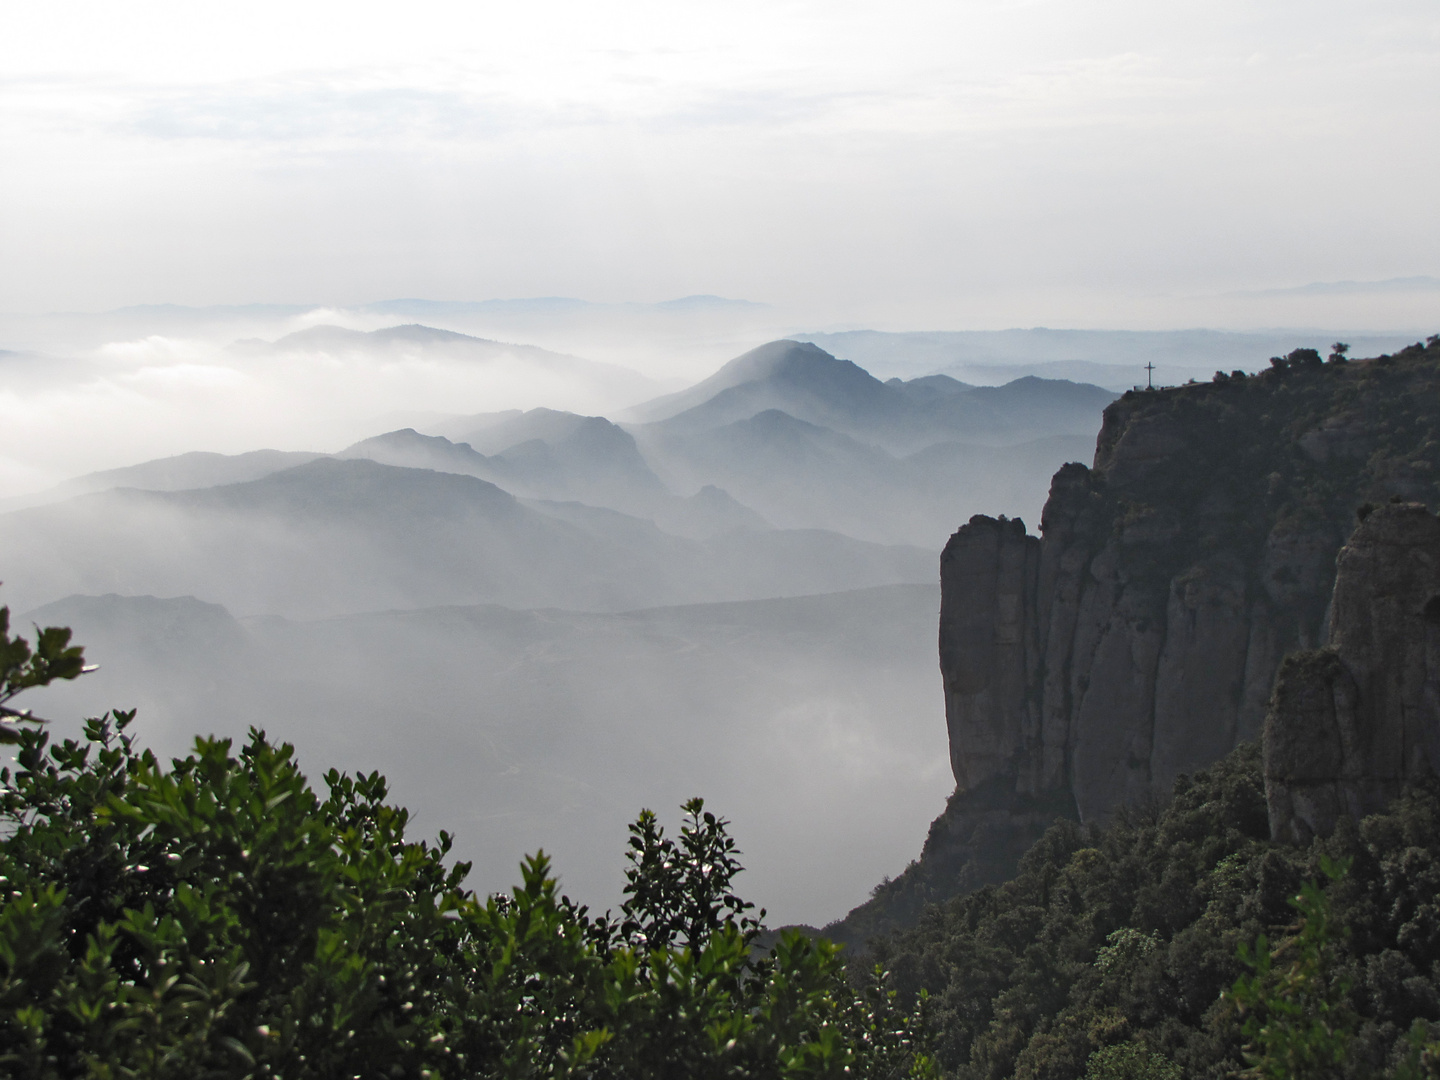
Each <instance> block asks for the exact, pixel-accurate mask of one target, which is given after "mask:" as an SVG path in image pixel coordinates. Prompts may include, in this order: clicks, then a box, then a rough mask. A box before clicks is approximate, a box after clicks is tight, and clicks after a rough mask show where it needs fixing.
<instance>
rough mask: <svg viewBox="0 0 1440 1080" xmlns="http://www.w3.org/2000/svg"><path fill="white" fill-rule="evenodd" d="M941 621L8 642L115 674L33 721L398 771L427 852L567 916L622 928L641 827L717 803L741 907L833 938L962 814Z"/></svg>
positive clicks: (400, 792) (929, 602) (830, 603)
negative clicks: (565, 904) (445, 846)
mask: <svg viewBox="0 0 1440 1080" xmlns="http://www.w3.org/2000/svg"><path fill="white" fill-rule="evenodd" d="M7 591H8V588H7ZM938 603H939V587H938V585H937V584H935V583H934V582H933V581H932V582H929V583H926V584H923V585H896V586H885V587H880V588H875V589H868V590H862V591H859V592H843V593H832V594H829V595H825V596H813V597H802V598H795V599H768V600H756V601H748V602H743V603H733V604H714V605H700V606H693V607H680V608H661V609H652V610H648V611H636V612H628V613H619V614H595V613H592V614H580V613H575V612H567V611H557V610H549V611H514V610H510V609H506V608H501V607H495V606H488V607H454V606H446V607H438V608H430V609H425V610H418V611H404V612H380V613H367V614H360V615H354V616H347V617H344V618H338V619H325V620H319V621H304V622H297V621H291V620H287V619H281V618H276V617H257V618H252V619H242V620H237V619H235V618H234V617H232V616H231V615H230V613H229V612H227V611H226V610H225V609H224V608H222V607H220V606H218V605H212V604H203V603H200V602H198V601H196V600H193V599H184V598H182V599H155V598H153V597H146V596H135V597H120V596H90V597H74V598H71V599H67V600H64V601H61V602H59V603H56V604H52V605H49V606H47V607H44V608H41V609H39V610H33V611H28V612H25V613H23V614H22V615H20V616H19V619H18V620H17V621H18V622H19V624H20V625H27V624H28V622H30V621H34V622H39V623H40V624H41V625H49V624H61V625H67V626H72V627H74V629H75V632H76V635H77V640H79V641H81V642H84V643H85V645H86V647H87V656H88V657H89V658H91V659H92V660H93V661H94V662H97V663H99V664H100V670H99V671H98V672H96V673H95V674H93V675H90V676H87V677H86V678H85V679H81V680H78V681H77V682H75V683H73V684H64V685H61V686H56V687H54V688H53V689H47V690H44V691H40V692H37V693H36V694H34V695H33V696H32V698H31V700H29V701H28V702H27V703H28V704H31V705H33V706H34V708H35V709H36V711H37V712H39V713H40V714H41V715H45V716H51V717H57V718H58V717H70V716H74V715H91V714H97V713H99V712H101V711H103V710H104V709H107V708H110V707H111V706H113V705H127V706H135V707H138V708H139V709H140V719H139V721H138V722H137V726H136V729H135V730H138V731H139V732H140V735H141V738H142V739H143V740H144V742H145V744H146V745H147V746H151V747H153V748H154V749H155V750H156V752H157V753H159V754H161V755H162V757H163V756H164V755H166V754H169V753H178V752H181V751H183V750H184V749H185V748H186V746H187V745H188V743H189V740H190V738H191V737H192V736H193V734H194V733H195V732H196V731H197V730H204V731H206V732H215V733H218V734H221V735H232V736H235V737H237V738H241V737H243V736H244V734H245V731H246V729H247V727H248V726H249V725H251V724H256V725H258V726H261V727H264V728H265V729H267V730H268V732H269V733H270V735H271V736H272V737H275V738H284V739H286V740H289V741H292V742H294V743H295V744H296V746H297V749H298V751H299V753H300V760H301V762H302V764H305V765H307V766H309V768H310V769H311V770H312V776H313V769H314V768H315V767H317V766H318V765H319V764H321V763H323V764H324V765H326V766H330V765H334V766H336V767H339V768H345V769H351V770H354V769H365V770H370V769H374V768H383V770H384V772H385V773H386V775H387V776H388V777H389V779H390V780H391V785H392V788H391V790H392V792H393V793H394V798H395V799H396V800H397V801H398V802H400V803H402V804H404V805H406V806H407V807H408V808H409V809H410V810H411V811H412V815H413V817H412V821H413V822H414V827H415V829H417V830H418V831H419V832H420V833H422V834H423V833H426V832H433V831H434V830H436V829H440V828H444V829H447V830H450V831H451V832H453V833H454V834H455V835H456V837H457V855H458V856H459V857H462V858H467V859H473V860H474V861H475V869H474V871H473V873H472V877H471V879H470V886H471V887H472V888H476V889H478V890H480V891H481V892H485V891H488V890H492V889H499V888H506V887H508V886H509V885H511V884H512V883H513V880H514V876H515V866H516V864H517V863H518V861H519V860H520V858H521V857H522V856H523V855H525V854H527V853H530V852H533V851H535V850H537V849H539V848H544V850H545V851H546V852H547V853H549V854H550V855H551V856H552V857H554V858H555V860H556V865H557V866H558V867H559V869H560V872H561V874H562V878H563V884H564V887H565V889H566V891H567V892H569V893H570V894H571V895H572V896H577V897H582V898H585V899H586V900H588V901H593V902H595V903H599V904H601V905H602V906H603V905H606V904H611V903H614V898H615V897H617V896H618V894H619V890H620V885H621V880H620V867H621V862H620V860H619V858H618V853H619V852H621V851H623V849H624V844H625V825H626V823H627V822H628V821H630V820H631V819H633V817H634V815H635V813H636V812H637V810H638V809H639V808H640V807H641V806H651V807H654V808H656V809H657V810H659V811H669V810H671V809H673V807H675V806H676V805H678V804H679V803H680V802H681V801H682V800H684V799H687V798H689V797H691V796H693V795H695V794H697V793H703V795H704V796H705V798H706V800H707V802H708V803H709V805H710V806H712V807H714V808H715V809H716V810H718V811H720V812H723V813H724V814H725V816H726V817H728V818H730V819H731V820H732V821H733V823H734V829H733V831H734V834H735V835H736V836H737V837H740V838H741V847H742V849H743V852H744V856H743V859H744V863H745V866H746V867H747V870H746V872H745V874H744V876H743V889H744V892H745V894H746V895H747V896H753V897H755V898H757V899H759V900H760V901H761V902H762V903H764V904H766V905H767V906H768V907H769V909H770V913H771V917H772V918H773V919H775V920H777V921H779V922H786V921H797V920H802V919H811V920H814V919H818V918H822V917H835V916H838V915H839V914H841V913H842V912H843V911H844V910H846V908H847V907H849V906H851V905H853V904H854V903H856V902H858V900H859V899H862V898H863V897H864V895H865V893H866V890H868V888H869V885H870V884H873V883H874V882H875V881H878V880H879V879H880V878H881V877H882V876H884V875H887V874H895V873H897V872H898V871H899V869H900V868H901V867H902V866H903V865H904V860H905V859H906V858H909V857H910V855H911V854H913V852H912V851H911V849H913V847H914V837H915V836H917V835H919V834H920V833H922V832H923V830H924V828H925V824H926V823H927V822H928V821H929V820H930V819H931V818H932V817H934V815H935V813H936V811H937V807H939V806H940V805H941V804H943V801H944V798H945V795H946V794H947V793H948V791H949V790H950V787H951V780H950V777H949V773H948V766H947V764H946V756H945V724H944V710H943V705H942V701H941V696H940V693H939V685H940V683H939V673H938V671H937V670H936V667H935V659H934V651H935V650H934V637H935V627H934V621H935V612H936V610H937V605H938ZM65 730H66V727H65V725H63V724H59V723H57V731H56V734H57V736H58V735H60V734H61V733H63V732H64V731H65ZM900 777H903V778H904V780H903V783H897V778H900ZM902 851H903V853H904V854H903V855H901V854H900V853H901V852H902ZM897 859H898V861H897ZM867 882H868V884H867Z"/></svg>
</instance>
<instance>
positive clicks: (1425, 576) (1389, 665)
mask: <svg viewBox="0 0 1440 1080" xmlns="http://www.w3.org/2000/svg"><path fill="white" fill-rule="evenodd" d="M1264 752H1265V794H1266V801H1267V802H1268V804H1269V808H1270V829H1271V834H1272V835H1273V836H1275V837H1276V838H1277V839H1286V840H1293V841H1302V842H1303V841H1307V840H1309V839H1310V837H1312V836H1314V835H1316V834H1321V835H1324V834H1326V833H1328V832H1330V830H1332V829H1333V828H1334V827H1335V824H1336V822H1337V821H1338V820H1339V818H1340V817H1342V816H1345V815H1349V816H1351V817H1361V816H1363V815H1365V814H1368V813H1373V812H1375V811H1378V810H1380V809H1383V808H1384V806H1385V804H1386V803H1388V802H1389V801H1390V800H1392V799H1393V798H1395V796H1396V795H1398V794H1399V793H1400V791H1401V789H1402V788H1403V787H1404V786H1405V785H1406V784H1407V783H1410V782H1414V781H1416V780H1420V779H1423V778H1426V777H1431V776H1435V775H1436V774H1437V773H1440V518H1437V517H1436V516H1435V515H1433V514H1431V513H1430V512H1429V511H1428V510H1426V509H1425V507H1424V506H1422V505H1419V504H1416V503H1408V504H1399V505H1390V506H1382V507H1380V508H1379V509H1377V510H1375V511H1374V512H1373V513H1370V514H1369V515H1368V516H1367V517H1366V518H1365V519H1364V521H1362V522H1361V523H1360V525H1359V527H1358V528H1357V529H1356V530H1355V533H1354V535H1353V536H1351V538H1350V540H1349V542H1348V543H1347V544H1346V545H1345V547H1344V548H1342V549H1341V551H1340V556H1339V560H1338V565H1337V572H1336V577H1335V591H1334V600H1333V603H1332V605H1331V616H1330V627H1329V642H1328V644H1327V645H1326V647H1325V648H1323V649H1317V650H1313V651H1307V652H1301V653H1297V654H1295V655H1293V656H1290V657H1287V658H1286V660H1285V662H1284V664H1283V665H1282V666H1281V669H1280V674H1279V677H1278V679H1277V681H1276V685H1275V694H1274V698H1273V701H1272V703H1271V707H1270V711H1269V714H1268V716H1267V717H1266V721H1265V742H1264Z"/></svg>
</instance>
